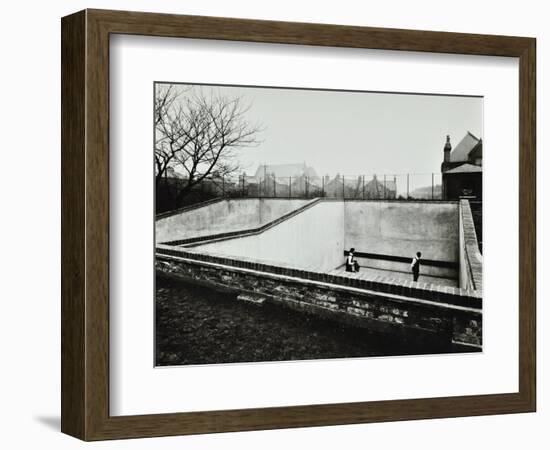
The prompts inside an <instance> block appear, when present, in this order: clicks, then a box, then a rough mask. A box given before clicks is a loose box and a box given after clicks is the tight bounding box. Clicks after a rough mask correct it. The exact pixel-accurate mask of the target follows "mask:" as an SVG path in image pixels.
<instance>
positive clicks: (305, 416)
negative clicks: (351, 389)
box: [61, 10, 536, 440]
mask: <svg viewBox="0 0 550 450" xmlns="http://www.w3.org/2000/svg"><path fill="white" fill-rule="evenodd" d="M61 25H62V26H61V29H62V347H61V350H62V405H61V406H62V417H61V428H62V431H63V432H64V433H67V434H69V435H72V436H75V437H78V438H80V439H84V440H101V439H118V438H134V437H149V436H168V435H184V434H197V433H213V432H227V431H244V430H261V429H276V428H291V427H309V426H323V425H337V424H351V423H368V422H382V421H397V420H411V419H427V418H442V417H458V416H474V415H486V414H503V413H517V412H531V411H535V406H536V332H535V299H536V253H535V252H536V251H535V244H536V235H535V232H536V225H535V222H536V221H535V218H536V211H535V207H536V206H535V205H536V202H535V200H536V178H535V175H536V162H535V137H536V129H535V127H536V125H535V73H536V71H535V59H536V57H535V48H536V41H535V39H533V38H525V37H506V36H489V35H474V34H459V33H446V32H432V31H413V30H399V29H382V28H368V27H355V26H337V25H321V24H310V23H287V22H273V21H256V20H242V19H228V18H216V17H199V16H180V15H170V14H152V13H137V12H122V11H104V10H85V11H81V12H78V13H75V14H73V15H70V16H67V17H64V18H63V19H62V24H61ZM116 33H120V34H134V35H144V36H164V37H182V38H201V39H221V40H231V41H249V42H259V43H284V44H302V45H312V46H333V47H352V48H368V49H383V50H404V51H417V52H434V53H454V54H466V55H487V56H510V57H518V58H519V72H520V73H519V80H520V87H519V92H520V100H519V105H518V106H519V119H520V120H519V124H520V139H519V148H520V153H519V167H520V173H519V178H520V192H519V195H520V202H519V218H520V222H519V225H520V226H519V243H520V253H519V254H520V258H519V267H518V270H519V391H518V392H515V393H503V394H492V395H473V396H460V397H443V398H419V399H407V400H391V401H374V402H355V403H343V404H322V405H304V406H289V407H273V408H261V409H244V410H226V411H205V412H186V413H173V414H154V415H140V416H110V415H109V36H110V35H111V34H116Z"/></svg>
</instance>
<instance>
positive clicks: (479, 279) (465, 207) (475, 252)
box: [460, 199, 483, 292]
mask: <svg viewBox="0 0 550 450" xmlns="http://www.w3.org/2000/svg"><path fill="white" fill-rule="evenodd" d="M460 214H461V216H462V231H463V233H464V244H463V245H464V252H465V255H466V262H467V263H468V267H467V270H468V276H469V278H470V280H471V282H472V284H473V286H474V289H475V290H477V291H480V292H481V291H483V255H482V254H481V252H480V251H479V243H478V241H477V234H476V229H475V226H474V218H473V216H472V210H471V209H470V202H469V201H468V200H467V199H461V200H460Z"/></svg>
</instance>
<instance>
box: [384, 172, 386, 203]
mask: <svg viewBox="0 0 550 450" xmlns="http://www.w3.org/2000/svg"><path fill="white" fill-rule="evenodd" d="M384 200H386V174H384Z"/></svg>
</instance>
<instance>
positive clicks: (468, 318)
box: [156, 248, 482, 349]
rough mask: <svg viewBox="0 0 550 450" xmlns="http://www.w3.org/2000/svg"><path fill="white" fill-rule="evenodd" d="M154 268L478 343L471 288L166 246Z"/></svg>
mask: <svg viewBox="0 0 550 450" xmlns="http://www.w3.org/2000/svg"><path fill="white" fill-rule="evenodd" d="M156 269H157V271H158V272H160V273H164V274H170V275H173V276H177V277H181V278H183V279H186V280H189V281H193V282H195V283H197V282H198V283H203V284H207V285H210V286H215V287H218V288H223V289H230V290H233V291H236V292H240V293H248V294H254V295H255V296H258V295H259V296H262V297H265V298H266V299H268V300H270V301H274V302H277V303H281V304H283V305H285V306H287V307H290V308H293V309H298V310H302V311H306V312H308V313H314V314H318V315H322V316H326V317H331V318H333V319H335V320H338V321H343V322H347V323H353V324H355V325H359V326H368V327H369V328H371V329H377V330H380V331H387V332H392V333H395V332H417V333H420V334H428V335H432V336H435V337H437V338H438V339H445V340H446V341H447V342H449V341H450V342H453V343H457V344H463V345H469V346H473V347H476V348H477V349H479V348H480V347H481V344H482V313H481V297H480V295H479V294H478V293H476V292H475V291H465V290H461V289H457V288H448V287H440V286H432V285H425V284H424V283H413V282H407V281H398V280H394V281H392V282H387V281H386V282H384V281H382V280H379V279H377V278H378V277H376V278H375V279H373V280H359V279H353V278H346V277H339V276H333V275H328V274H325V273H317V272H308V271H304V270H298V269H293V268H285V267H280V266H269V265H266V264H259V263H256V262H252V261H243V260H231V259H228V258H223V257H215V256H212V255H199V254H193V253H191V252H185V251H182V250H180V249H170V248H157V259H156Z"/></svg>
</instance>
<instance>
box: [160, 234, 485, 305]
mask: <svg viewBox="0 0 550 450" xmlns="http://www.w3.org/2000/svg"><path fill="white" fill-rule="evenodd" d="M156 256H157V257H163V256H170V257H176V258H181V259H185V260H188V261H194V262H196V263H210V264H218V265H220V266H223V267H225V268H226V269H228V270H236V269H249V270H254V271H256V272H261V273H264V274H276V275H282V276H285V277H292V278H297V279H302V280H311V281H315V282H321V283H329V284H331V285H337V286H344V287H352V288H357V289H361V290H369V291H375V292H378V293H384V294H394V295H400V296H403V297H407V298H412V299H419V300H428V301H433V302H436V303H442V304H450V305H454V306H460V307H468V308H477V309H481V307H482V296H481V292H479V291H477V290H470V289H461V288H457V287H450V286H438V285H435V284H430V283H422V282H414V281H405V280H396V279H393V278H387V277H381V276H374V277H371V278H367V279H361V278H351V277H345V276H341V275H333V274H328V273H326V272H319V271H311V270H305V269H301V268H297V267H291V266H288V265H284V264H278V263H277V264H268V263H260V262H257V261H255V260H252V259H249V258H239V259H235V258H227V257H225V256H218V255H213V254H204V253H196V252H193V251H189V250H188V249H181V248H174V247H172V246H168V245H162V244H159V245H157V246H156Z"/></svg>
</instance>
